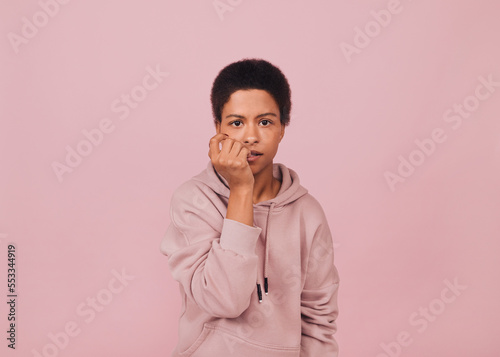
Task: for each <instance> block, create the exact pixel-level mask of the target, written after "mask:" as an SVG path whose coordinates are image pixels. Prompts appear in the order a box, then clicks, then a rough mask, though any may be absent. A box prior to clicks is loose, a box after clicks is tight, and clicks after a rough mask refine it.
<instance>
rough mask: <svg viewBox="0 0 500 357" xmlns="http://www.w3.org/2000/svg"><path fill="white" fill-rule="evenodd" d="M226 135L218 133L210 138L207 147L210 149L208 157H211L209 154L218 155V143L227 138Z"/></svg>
mask: <svg viewBox="0 0 500 357" xmlns="http://www.w3.org/2000/svg"><path fill="white" fill-rule="evenodd" d="M227 137H228V135H227V134H224V133H218V134H216V135H214V136H212V137H211V138H210V142H209V143H208V146H209V147H210V150H209V154H208V156H211V155H210V153H213V154H215V155H218V154H219V153H220V148H219V143H220V142H221V141H222V140H224V139H225V138H227Z"/></svg>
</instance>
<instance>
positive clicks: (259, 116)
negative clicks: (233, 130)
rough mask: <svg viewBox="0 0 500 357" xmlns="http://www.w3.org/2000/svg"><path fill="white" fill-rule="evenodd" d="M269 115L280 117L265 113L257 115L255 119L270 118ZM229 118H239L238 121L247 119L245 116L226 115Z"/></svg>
mask: <svg viewBox="0 0 500 357" xmlns="http://www.w3.org/2000/svg"><path fill="white" fill-rule="evenodd" d="M268 115H273V116H274V117H276V118H277V117H278V116H277V115H276V114H274V113H263V114H259V115H257V116H256V117H255V118H261V117H265V116H268ZM229 117H235V118H238V119H246V118H245V116H244V115H239V114H229V115H226V119H227V118H229Z"/></svg>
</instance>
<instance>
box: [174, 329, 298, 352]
mask: <svg viewBox="0 0 500 357" xmlns="http://www.w3.org/2000/svg"><path fill="white" fill-rule="evenodd" d="M299 355H300V346H294V347H287V346H280V345H272V344H263V343H261V342H259V341H253V340H249V339H246V338H243V337H240V336H237V335H236V334H235V333H234V332H233V331H230V330H227V329H225V328H222V327H218V326H213V325H209V324H205V325H204V326H203V330H202V332H201V334H200V336H199V337H198V338H197V339H196V341H195V342H194V343H193V345H192V346H191V347H189V348H188V349H187V350H186V351H185V352H183V353H181V356H185V357H220V356H235V357H255V356H266V357H299Z"/></svg>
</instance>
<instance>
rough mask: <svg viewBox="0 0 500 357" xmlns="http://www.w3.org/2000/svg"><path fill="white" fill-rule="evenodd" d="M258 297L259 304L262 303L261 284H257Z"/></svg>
mask: <svg viewBox="0 0 500 357" xmlns="http://www.w3.org/2000/svg"><path fill="white" fill-rule="evenodd" d="M257 296H258V297H259V302H262V289H261V288H260V284H257Z"/></svg>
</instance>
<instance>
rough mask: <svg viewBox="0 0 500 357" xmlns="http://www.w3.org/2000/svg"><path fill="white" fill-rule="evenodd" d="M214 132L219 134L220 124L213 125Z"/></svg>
mask: <svg viewBox="0 0 500 357" xmlns="http://www.w3.org/2000/svg"><path fill="white" fill-rule="evenodd" d="M215 130H216V131H217V134H219V133H220V123H219V122H217V124H215Z"/></svg>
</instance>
